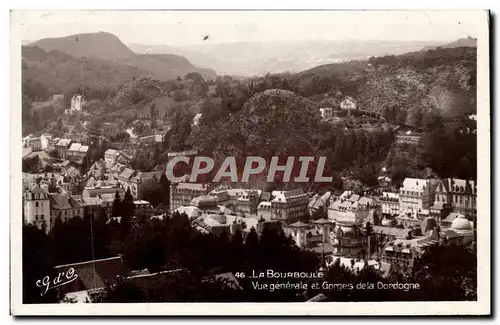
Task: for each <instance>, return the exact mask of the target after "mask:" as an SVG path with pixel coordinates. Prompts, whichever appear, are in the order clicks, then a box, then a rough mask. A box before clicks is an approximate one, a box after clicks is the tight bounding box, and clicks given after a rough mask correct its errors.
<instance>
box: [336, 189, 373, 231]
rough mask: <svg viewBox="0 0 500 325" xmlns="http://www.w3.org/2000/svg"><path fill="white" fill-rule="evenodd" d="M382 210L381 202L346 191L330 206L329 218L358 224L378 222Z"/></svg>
mask: <svg viewBox="0 0 500 325" xmlns="http://www.w3.org/2000/svg"><path fill="white" fill-rule="evenodd" d="M381 212H382V211H381V207H380V204H378V202H377V201H375V200H374V199H372V198H368V197H364V196H360V195H357V194H354V193H353V192H351V191H345V192H344V193H342V194H341V195H340V196H339V197H338V198H337V199H336V200H335V201H334V202H332V204H330V206H329V207H328V219H329V220H331V221H334V222H342V220H350V221H349V223H353V224H356V225H360V224H362V223H363V222H366V221H370V222H371V223H372V224H376V223H377V222H376V221H377V219H378V218H379V217H380V215H381Z"/></svg>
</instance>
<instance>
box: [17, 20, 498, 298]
mask: <svg viewBox="0 0 500 325" xmlns="http://www.w3.org/2000/svg"><path fill="white" fill-rule="evenodd" d="M184 25H187V24H180V23H179V24H176V28H184V27H183V26H184ZM292 25H293V26H295V25H296V23H295V22H294V23H293V24H292ZM222 26H223V25H222ZM136 28H137V35H139V34H141V33H140V31H141V30H142V28H146V27H144V26H140V25H139V24H138V25H137V27H136ZM325 30H326V29H325ZM149 34H150V33H143V34H141V35H142V36H141V37H146V36H147V35H149ZM120 37H124V39H123V40H122V39H121V38H119V37H118V36H117V35H114V34H111V33H108V32H97V33H82V34H75V35H69V36H67V37H59V38H57V37H56V38H44V39H39V40H34V41H30V42H27V43H26V44H24V43H23V46H22V49H21V50H22V51H21V52H22V62H21V68H22V105H21V108H20V109H21V114H20V115H21V116H22V139H21V147H22V157H19V158H20V159H21V164H22V193H18V195H21V196H22V206H23V208H22V212H20V213H22V241H23V242H22V262H23V263H22V270H23V272H22V273H23V274H22V277H23V278H22V282H23V288H22V291H23V303H26V304H40V303H124V302H127V303H144V302H154V303H162V302H218V303H220V302H321V301H326V302H331V301H336V302H349V301H356V302H361V301H366V302H375V301H376V302H380V301H476V300H478V290H477V288H478V287H477V285H478V276H477V275H478V273H477V268H478V261H479V260H478V255H477V246H478V237H477V236H478V231H477V230H478V224H479V225H480V226H481V225H484V224H482V223H483V222H485V220H486V219H485V218H489V217H490V216H489V215H484V213H483V211H484V210H481V216H480V218H478V217H477V210H478V168H479V164H478V148H477V141H478V137H477V136H478V132H477V125H478V124H477V116H476V114H477V105H478V104H477V80H476V75H477V66H478V62H477V60H478V56H477V54H478V52H477V51H478V49H477V44H476V42H477V39H475V38H473V37H471V36H467V38H461V39H458V40H455V41H453V42H451V41H450V42H445V43H443V42H442V41H439V42H438V41H436V42H423V41H408V42H399V41H397V42H396V41H394V42H393V41H390V42H386V41H384V40H380V41H352V42H351V41H345V43H342V42H341V43H342V44H341V45H339V42H338V40H336V39H332V40H330V41H325V42H320V43H318V42H315V41H310V40H307V39H305V40H302V41H297V42H290V43H287V42H284V43H282V42H274V41H273V42H267V43H265V42H264V43H262V44H261V43H260V42H248V44H247V43H246V42H243V43H237V44H238V45H235V44H236V43H235V44H230V43H228V44H230V45H231V46H230V48H231V51H228V49H229V47H226V46H225V45H224V44H215V43H211V42H212V36H210V35H204V36H203V38H202V40H201V42H203V43H202V45H200V47H199V48H198V47H194V48H191V49H190V50H185V51H184V50H182V51H181V52H175V53H173V52H172V51H180V50H179V49H178V48H177V47H175V46H172V47H170V46H168V47H167V49H161V47H158V48H157V47H151V48H154V49H156V50H151V48H150V47H149V46H146V45H144V44H143V45H141V44H130V43H124V42H126V40H125V39H126V38H125V36H124V35H121V36H120ZM453 37H456V35H455V36H453ZM33 39H35V38H33ZM285 43H286V44H285ZM103 44H105V45H106V46H105V47H104V46H103ZM203 44H207V45H206V46H208V47H205V46H204V45H203ZM226 45H227V44H226ZM267 47H269V49H268V50H265V48H267ZM202 49H205V51H207V52H203V51H202ZM136 51H138V52H136ZM150 51H153V52H150ZM165 51H166V52H165ZM197 51H199V52H197ZM212 51H213V52H212ZM259 52H262V53H259ZM264 52H269V53H264ZM210 53H219V54H220V57H221V58H224V59H221V61H220V62H219V61H218V60H219V59H217V58H216V57H217V55H215V54H214V56H213V57H212V56H211V55H210ZM260 54H262V55H263V56H262V57H261V56H259V55H260ZM245 58H246V61H245ZM262 61H265V63H262ZM199 62H204V64H200V63H199ZM231 62H232V63H231ZM235 62H236V63H237V64H236V63H235ZM316 63H317V64H316ZM325 63H326V64H325ZM215 67H217V69H218V70H217V71H216V70H215ZM263 69H264V70H265V71H267V72H266V73H260V72H259V73H254V72H252V71H262V70H263ZM235 70H237V71H239V72H238V73H231V74H224V73H225V72H222V74H221V72H220V71H235ZM483 116H485V115H483ZM479 185H481V184H479ZM12 195H13V196H14V195H16V194H15V193H13V194H12ZM479 202H480V201H479ZM478 219H479V220H478ZM16 222H18V223H17V224H20V223H21V221H20V220H16ZM480 234H481V236H483V234H484V233H482V232H480ZM61 278H66V280H68V281H67V282H64V283H62V282H61ZM363 286H367V287H370V286H375V287H373V288H365V287H363ZM368 289H370V290H368ZM371 289H373V290H371Z"/></svg>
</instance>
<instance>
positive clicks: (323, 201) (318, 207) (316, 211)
mask: <svg viewBox="0 0 500 325" xmlns="http://www.w3.org/2000/svg"><path fill="white" fill-rule="evenodd" d="M331 196H332V193H331V192H325V193H324V194H323V195H321V196H320V195H319V194H316V195H315V196H314V197H313V198H312V199H311V200H310V201H309V203H308V205H307V207H308V209H309V215H310V216H311V217H313V218H314V217H318V216H319V217H326V216H327V215H328V206H329V205H330V198H331Z"/></svg>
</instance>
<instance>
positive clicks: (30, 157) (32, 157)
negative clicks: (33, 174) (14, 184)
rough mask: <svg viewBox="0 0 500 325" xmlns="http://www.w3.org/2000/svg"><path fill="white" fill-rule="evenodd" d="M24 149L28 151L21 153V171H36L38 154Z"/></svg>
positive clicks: (38, 161)
mask: <svg viewBox="0 0 500 325" xmlns="http://www.w3.org/2000/svg"><path fill="white" fill-rule="evenodd" d="M25 149H28V150H26V151H23V157H22V170H23V171H24V172H27V171H30V170H34V171H36V170H37V169H38V167H39V163H40V157H39V156H38V153H36V152H32V151H31V149H30V148H25Z"/></svg>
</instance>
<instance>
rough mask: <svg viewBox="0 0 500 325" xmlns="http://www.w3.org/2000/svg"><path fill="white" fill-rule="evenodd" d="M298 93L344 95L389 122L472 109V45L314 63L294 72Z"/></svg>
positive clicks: (417, 121)
mask: <svg viewBox="0 0 500 325" xmlns="http://www.w3.org/2000/svg"><path fill="white" fill-rule="evenodd" d="M294 79H296V81H295V84H297V85H298V89H297V90H298V91H299V93H300V94H301V95H303V96H306V97H309V96H317V95H329V96H330V97H338V98H341V97H342V96H345V95H349V96H352V97H354V98H356V100H357V101H358V106H359V107H360V108H362V109H365V110H372V111H376V112H379V113H381V114H383V115H384V116H385V117H386V119H388V120H389V121H392V122H394V123H406V124H410V125H414V126H421V125H418V124H421V123H422V118H423V116H425V115H427V114H434V113H435V112H439V113H440V114H442V115H444V116H446V117H452V116H463V115H464V114H469V113H473V112H475V111H476V108H475V102H476V48H474V47H459V48H439V49H436V50H429V51H418V52H413V53H408V54H404V55H398V56H394V55H390V56H384V57H377V58H375V57H372V58H370V59H369V60H368V61H358V62H348V63H346V64H331V65H324V66H320V67H316V68H314V69H310V70H307V71H304V72H301V73H299V74H297V75H296V76H295V78H294Z"/></svg>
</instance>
